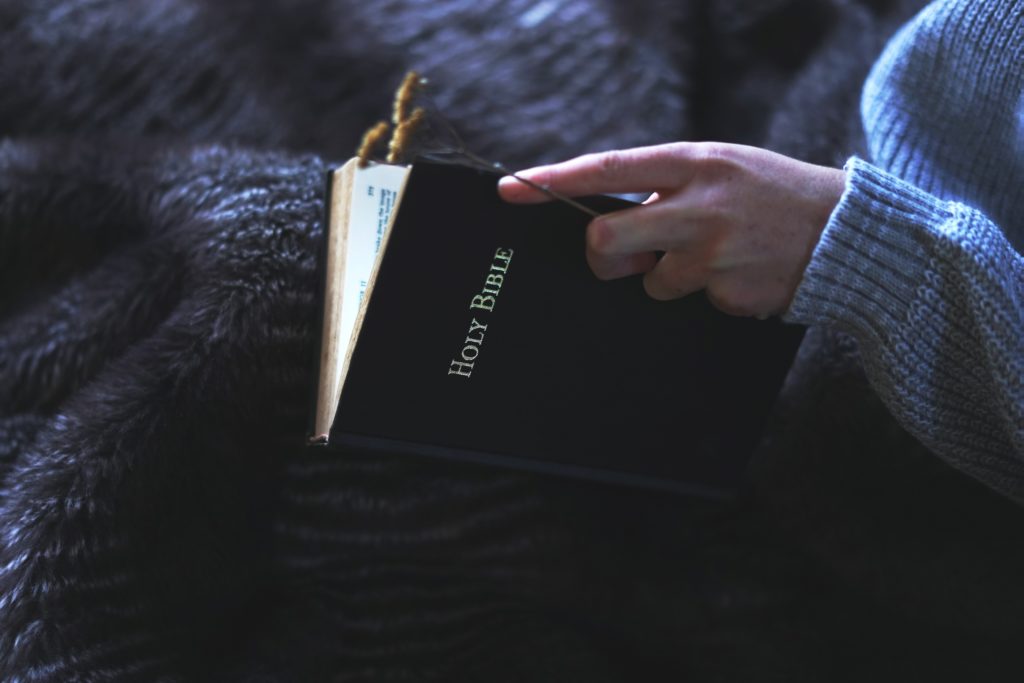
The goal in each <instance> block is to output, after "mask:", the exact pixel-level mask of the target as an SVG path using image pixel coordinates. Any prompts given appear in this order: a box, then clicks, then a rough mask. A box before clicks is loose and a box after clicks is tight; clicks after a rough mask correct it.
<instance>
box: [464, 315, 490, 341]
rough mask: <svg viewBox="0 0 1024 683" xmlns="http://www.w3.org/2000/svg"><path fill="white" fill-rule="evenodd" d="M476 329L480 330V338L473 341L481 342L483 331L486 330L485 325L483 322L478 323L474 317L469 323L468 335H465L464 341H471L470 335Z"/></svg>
mask: <svg viewBox="0 0 1024 683" xmlns="http://www.w3.org/2000/svg"><path fill="white" fill-rule="evenodd" d="M477 330H480V338H479V339H476V340H473V341H475V342H476V343H477V344H479V343H481V342H482V341H483V340H484V332H486V331H487V325H484V324H483V323H478V322H477V321H476V318H473V322H471V323H469V333H468V335H469V336H467V337H466V341H467V342H468V341H471V340H470V337H471V336H472V334H473V333H474V332H476V331H477Z"/></svg>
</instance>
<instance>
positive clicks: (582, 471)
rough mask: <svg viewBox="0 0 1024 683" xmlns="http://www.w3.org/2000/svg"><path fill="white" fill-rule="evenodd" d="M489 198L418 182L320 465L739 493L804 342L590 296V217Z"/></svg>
mask: <svg viewBox="0 0 1024 683" xmlns="http://www.w3.org/2000/svg"><path fill="white" fill-rule="evenodd" d="M496 180H497V177H496V176H495V175H492V174H486V173H480V172H478V171H474V170H471V169H467V168H463V167H458V166H450V165H440V164H429V163H418V164H416V165H415V166H414V167H413V169H412V172H411V175H410V177H409V180H408V184H407V185H406V188H405V192H404V195H403V197H402V200H401V205H400V207H399V209H398V214H397V217H396V219H395V221H394V223H393V225H392V228H391V235H390V237H389V241H388V244H387V248H386V251H385V253H384V255H383V258H382V260H381V263H380V265H379V271H378V274H377V279H376V282H375V284H374V286H373V290H372V296H371V298H370V302H369V305H368V307H367V311H366V316H365V319H364V321H363V326H362V331H361V333H360V336H359V340H358V343H357V344H356V347H355V350H354V355H353V357H352V362H351V365H350V367H349V372H348V376H347V379H346V381H345V385H344V388H343V390H342V394H341V399H340V403H339V407H338V412H337V417H336V419H335V422H334V424H333V426H332V428H331V432H330V439H329V443H330V447H332V448H340V449H342V450H344V449H358V450H381V451H390V452H402V453H419V454H423V455H425V456H441V457H453V458H460V459H467V460H473V461H479V462H487V463H493V464H496V465H508V466H514V467H525V468H528V469H534V470H542V471H549V472H554V473H562V474H574V475H580V476H587V477H593V478H599V479H606V480H612V481H619V482H623V483H631V484H641V485H650V486H655V487H660V488H669V489H676V490H680V491H684V492H690V493H696V494H702V495H712V496H714V495H729V494H730V493H732V492H734V491H735V489H736V487H737V486H738V484H739V482H740V481H741V478H742V472H743V469H744V467H745V464H746V460H747V457H748V456H749V453H750V451H751V449H752V448H753V446H754V445H755V443H756V441H757V439H758V438H759V436H760V433H761V429H762V426H763V423H764V420H765V418H766V416H767V414H768V412H769V410H770V408H771V405H772V403H773V401H774V399H775V396H776V394H777V392H778V390H779V387H780V386H781V383H782V380H783V378H784V376H785V374H786V372H787V370H788V368H789V366H790V364H791V362H792V359H793V356H794V353H795V351H796V348H797V345H798V344H799V341H800V338H801V337H802V333H803V330H802V328H799V327H793V326H787V325H783V324H782V323H780V322H778V321H756V320H752V319H743V318H736V317H730V316H727V315H725V314H722V313H720V312H718V311H716V310H715V309H713V308H712V307H711V305H710V304H709V303H708V301H707V299H706V297H705V296H704V295H703V294H696V295H692V296H690V297H687V298H685V299H681V300H678V301H672V302H658V301H654V300H653V299H650V298H649V297H647V296H646V294H645V293H644V291H643V285H642V283H641V280H640V278H639V277H630V278H625V279H621V280H615V281H609V282H603V281H600V280H598V279H597V278H595V277H594V275H593V274H592V273H591V272H590V270H589V268H588V266H587V263H586V260H585V258H584V232H585V228H586V225H587V223H588V222H589V220H590V219H589V217H588V216H587V215H585V214H584V213H582V212H580V211H579V210H577V209H573V208H572V207H569V206H567V205H564V204H562V203H558V202H552V203H547V204H539V205H528V206H524V205H510V204H507V203H505V202H503V201H502V200H501V199H500V198H499V197H498V195H497V191H496ZM587 203H588V204H589V205H590V206H592V207H593V208H595V209H597V210H598V211H602V212H605V211H611V210H615V209H618V208H622V207H624V206H627V205H628V204H627V203H626V202H623V201H622V200H617V199H614V198H610V197H597V198H591V199H588V200H587ZM499 275H500V277H497V276H499ZM489 276H490V277H489ZM474 297H482V298H478V299H474ZM487 297H493V299H488V298H487ZM474 303H475V304H476V307H473V304H474ZM489 308H493V310H488V309H489ZM339 457H343V455H341V454H339Z"/></svg>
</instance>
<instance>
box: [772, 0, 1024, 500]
mask: <svg viewBox="0 0 1024 683" xmlns="http://www.w3.org/2000/svg"><path fill="white" fill-rule="evenodd" d="M862 114H863V121H864V127H865V132H866V135H867V140H868V149H869V150H870V154H871V161H870V162H867V161H864V160H861V159H856V158H855V159H851V160H850V162H849V163H848V164H847V185H846V190H845V192H844V194H843V197H842V199H841V200H840V202H839V205H838V206H837V207H836V209H835V211H834V212H833V214H832V216H831V218H830V220H829V222H828V224H827V226H826V227H825V230H824V232H823V233H822V237H821V240H820V242H819V244H818V245H817V247H816V249H815V251H814V254H813V256H812V259H811V262H810V264H809V265H808V268H807V270H806V272H805V274H804V278H803V281H802V282H801V284H800V287H799V288H798V290H797V293H796V296H795V298H794V300H793V303H792V304H791V306H790V309H789V311H788V312H787V314H786V319H787V320H790V321H793V322H800V323H804V324H821V323H823V324H832V325H836V326H839V327H843V328H845V329H847V330H849V331H851V332H852V333H853V334H854V335H855V336H856V337H857V338H858V340H859V342H860V346H861V352H862V355H863V358H864V365H865V369H866V371H867V374H868V376H869V378H870V379H871V381H872V384H873V385H874V386H875V388H876V389H877V391H878V393H879V394H880V396H881V397H882V399H883V400H884V401H885V403H886V405H887V406H888V407H889V409H890V410H891V411H892V412H893V414H894V415H895V416H896V417H897V418H898V419H899V420H900V421H901V423H902V424H903V425H904V426H905V427H906V428H907V429H908V430H909V431H910V432H911V433H913V434H914V435H915V436H916V437H917V438H918V439H919V440H921V442H922V443H924V444H925V445H926V446H928V447H929V448H930V449H931V450H933V451H934V452H935V453H936V454H938V455H940V456H942V457H944V458H946V459H947V460H948V461H949V462H951V463H952V464H954V465H955V466H957V467H959V468H961V469H962V470H964V471H966V472H968V473H969V474H971V475H973V476H975V477H977V478H978V479H981V480H982V481H984V482H986V483H987V484H989V485H990V486H992V487H993V488H995V489H997V490H998V491H1001V492H1002V493H1005V494H1007V495H1010V496H1013V497H1014V498H1016V499H1018V500H1021V501H1024V382H1022V378H1024V259H1022V257H1021V256H1020V254H1019V253H1018V252H1017V251H1016V250H1015V249H1014V245H1016V247H1017V249H1019V248H1020V247H1021V243H1022V242H1024V2H1022V1H1021V0H990V1H986V2H979V0H941V1H939V2H934V3H932V4H931V5H929V6H928V7H927V8H925V10H924V11H923V12H922V13H921V14H919V15H918V17H916V18H915V19H914V20H913V21H912V22H911V23H910V24H908V25H907V26H906V27H904V29H903V30H901V31H900V32H899V33H898V34H897V35H896V36H895V37H894V38H893V40H892V42H891V43H890V45H889V46H888V47H887V49H886V51H885V53H884V54H883V56H882V58H881V59H880V60H879V62H878V63H877V64H876V65H875V68H874V69H873V71H872V74H871V76H870V77H869V79H868V81H867V83H866V84H865V88H864V92H863V98H862Z"/></svg>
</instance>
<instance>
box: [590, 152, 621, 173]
mask: <svg viewBox="0 0 1024 683" xmlns="http://www.w3.org/2000/svg"><path fill="white" fill-rule="evenodd" d="M625 167H626V157H625V154H624V153H623V152H620V151H611V152H605V153H603V154H601V155H600V156H598V158H597V168H598V172H599V173H600V174H601V176H602V177H603V178H604V179H606V180H617V179H618V178H620V177H621V176H622V173H623V170H624V169H625Z"/></svg>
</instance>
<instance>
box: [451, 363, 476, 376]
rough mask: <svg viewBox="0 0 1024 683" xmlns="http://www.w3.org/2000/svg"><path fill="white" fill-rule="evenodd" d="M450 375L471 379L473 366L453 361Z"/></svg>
mask: <svg viewBox="0 0 1024 683" xmlns="http://www.w3.org/2000/svg"><path fill="white" fill-rule="evenodd" d="M448 374H449V375H461V376H462V377H469V376H470V375H472V374H473V364H472V363H463V362H461V361H457V360H452V364H451V365H449V366H448Z"/></svg>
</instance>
